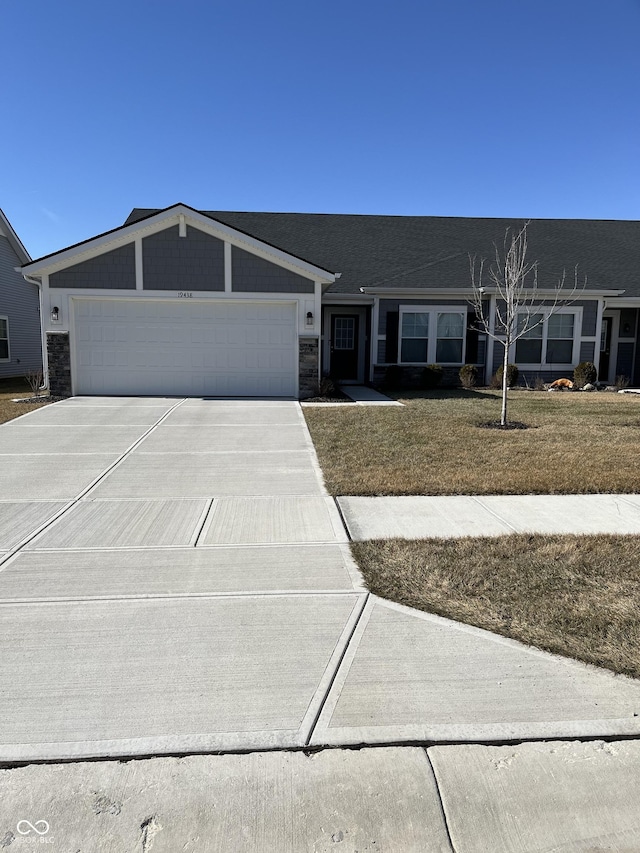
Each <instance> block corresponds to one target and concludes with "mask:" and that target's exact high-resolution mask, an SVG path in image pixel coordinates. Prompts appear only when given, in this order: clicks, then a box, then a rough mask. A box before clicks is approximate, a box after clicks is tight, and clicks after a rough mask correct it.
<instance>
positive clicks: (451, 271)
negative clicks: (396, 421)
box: [21, 204, 640, 398]
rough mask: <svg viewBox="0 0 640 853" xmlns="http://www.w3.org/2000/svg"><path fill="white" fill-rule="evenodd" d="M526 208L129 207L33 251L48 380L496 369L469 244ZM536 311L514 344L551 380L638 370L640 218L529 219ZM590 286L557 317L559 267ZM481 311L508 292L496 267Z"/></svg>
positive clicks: (202, 390) (475, 247)
mask: <svg viewBox="0 0 640 853" xmlns="http://www.w3.org/2000/svg"><path fill="white" fill-rule="evenodd" d="M521 226H522V220H506V219H480V218H478V219H472V218H458V217H436V216H367V215H343V214H307V213H251V212H246V213H242V212H228V211H226V212H225V211H197V210H194V209H193V208H190V207H188V206H187V205H184V204H176V205H173V206H171V207H168V208H166V209H164V210H149V209H135V210H133V212H132V213H131V215H130V216H129V218H128V219H127V220H126V222H125V223H124V224H123V225H121V226H120V227H118V228H115V229H114V230H112V231H109V232H107V233H105V234H100V235H98V236H97V237H93V238H92V239H90V240H85V241H84V242H82V243H79V244H77V245H75V246H71V247H69V248H67V249H63V250H61V251H59V252H55V253H53V254H51V255H47V256H46V257H44V258H40V259H38V260H35V261H31V262H29V263H26V264H24V266H23V267H22V268H21V271H22V273H23V276H24V278H25V279H26V281H27V282H30V283H35V284H37V285H38V287H40V288H41V300H42V304H43V306H44V307H43V323H44V328H43V332H44V336H45V338H46V362H47V370H48V378H49V383H50V388H51V391H52V393H54V394H106V395H110V394H114V395H115V394H122V395H179V396H234V397H263V396H266V397H298V398H304V397H308V396H311V395H313V394H314V393H315V390H316V386H317V382H318V379H319V377H320V376H322V375H323V374H329V375H331V376H332V377H335V378H337V379H339V380H340V381H342V382H343V383H358V384H360V383H369V382H376V381H378V380H379V379H381V378H382V376H383V375H384V372H385V370H386V368H387V367H388V366H389V365H400V366H401V367H402V368H404V369H406V371H407V372H408V373H411V371H412V370H413V372H414V373H415V371H416V368H420V367H421V366H424V365H426V364H433V363H437V364H440V365H442V366H443V367H445V368H450V369H451V370H457V369H458V368H459V367H460V366H461V365H462V364H475V365H477V366H478V368H479V370H480V371H481V374H482V375H483V376H484V378H485V380H486V381H489V380H490V378H491V376H492V375H493V373H494V372H495V370H496V369H497V367H498V366H499V365H500V363H501V352H502V347H501V346H500V345H499V344H496V343H495V342H494V341H493V340H492V339H491V337H488V336H485V335H482V334H479V333H478V331H477V329H475V328H474V312H473V309H472V307H471V305H470V302H469V299H470V297H471V292H472V291H471V279H470V272H469V255H476V256H478V257H481V256H482V257H487V258H489V259H491V257H492V255H493V252H494V248H493V246H494V243H498V244H501V243H502V241H503V239H504V234H505V229H506V228H508V227H510V228H512V229H513V228H515V229H518V228H520V227H521ZM528 238H529V252H528V259H529V260H537V261H538V262H539V280H538V288H539V290H538V293H539V295H540V298H541V303H540V310H539V313H540V315H541V319H542V320H543V322H542V324H541V325H539V326H537V327H536V328H535V329H533V330H531V332H530V333H529V335H528V337H525V338H521V339H520V340H519V341H518V343H517V344H516V345H515V347H514V351H513V352H512V353H510V360H511V361H513V362H515V363H517V364H518V365H519V367H520V369H521V373H522V374H523V375H524V376H526V377H530V378H531V379H533V378H535V377H537V376H539V377H541V378H542V379H543V380H544V381H549V380H552V379H555V378H558V377H561V376H567V375H568V376H570V375H571V373H572V371H573V368H574V367H575V366H576V364H578V363H579V362H580V361H593V362H594V363H595V364H596V367H598V370H599V378H600V380H601V381H604V382H611V381H613V380H614V378H615V377H616V376H618V375H625V376H627V377H628V378H629V380H630V381H631V382H632V383H638V382H640V348H639V347H638V309H639V308H640V222H636V221H596V220H561V219H558V220H552V219H545V220H542V219H537V220H532V221H531V223H530V225H529V229H528ZM576 264H577V265H578V275H579V278H580V280H581V281H582V280H583V278H584V277H585V276H586V286H585V288H584V290H581V291H580V293H579V294H578V298H577V299H576V300H575V301H573V302H572V303H571V304H568V305H565V306H564V307H562V308H561V309H560V311H559V312H558V313H557V314H553V315H549V308H548V302H547V303H546V305H545V302H544V297H545V296H549V294H551V293H552V292H553V289H554V288H555V286H556V285H557V282H558V280H559V278H560V277H561V276H562V273H563V270H564V271H566V276H567V284H568V286H569V288H570V287H571V286H572V284H573V278H574V268H575V266H576ZM484 285H485V291H484V296H483V298H484V300H485V302H486V306H485V307H486V311H487V316H489V317H491V316H493V315H495V310H494V309H495V302H496V296H495V293H494V292H493V291H492V288H491V285H490V282H489V281H488V279H487V280H486V281H485V282H484Z"/></svg>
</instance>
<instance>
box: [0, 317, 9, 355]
mask: <svg viewBox="0 0 640 853" xmlns="http://www.w3.org/2000/svg"><path fill="white" fill-rule="evenodd" d="M0 361H9V318H8V317H0Z"/></svg>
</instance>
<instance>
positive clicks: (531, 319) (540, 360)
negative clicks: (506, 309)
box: [514, 309, 581, 367]
mask: <svg viewBox="0 0 640 853" xmlns="http://www.w3.org/2000/svg"><path fill="white" fill-rule="evenodd" d="M580 316H581V312H580V310H579V309H578V310H573V311H567V310H566V309H561V310H560V311H559V312H557V313H554V314H552V313H550V311H544V310H542V311H539V312H537V313H532V314H529V315H527V314H526V313H524V312H523V313H521V314H518V323H517V332H518V334H520V332H521V331H522V329H523V328H524V327H525V326H529V328H528V329H527V331H526V332H525V333H524V335H523V336H522V337H521V338H519V339H518V340H517V341H516V345H515V357H514V360H515V363H516V364H521V365H522V364H531V365H535V366H536V367H538V366H540V367H543V366H549V367H553V366H555V365H560V364H561V365H563V366H565V365H567V366H568V365H571V364H573V363H574V362H575V361H576V358H577V353H576V349H577V345H578V338H577V336H576V331H577V329H578V328H579V326H580V323H579V320H580Z"/></svg>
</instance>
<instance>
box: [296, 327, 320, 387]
mask: <svg viewBox="0 0 640 853" xmlns="http://www.w3.org/2000/svg"><path fill="white" fill-rule="evenodd" d="M299 348H300V357H299V361H298V376H299V378H300V391H299V397H300V399H301V400H304V399H305V398H306V397H313V396H314V395H315V394H316V392H317V390H318V369H319V364H320V363H319V361H318V355H319V346H318V339H317V338H300V340H299Z"/></svg>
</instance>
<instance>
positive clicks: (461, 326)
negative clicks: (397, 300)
mask: <svg viewBox="0 0 640 853" xmlns="http://www.w3.org/2000/svg"><path fill="white" fill-rule="evenodd" d="M466 320H467V313H466V311H458V310H455V309H451V308H449V309H447V308H446V307H442V308H422V307H421V308H417V306H407V307H402V306H401V307H400V340H399V341H398V350H399V352H398V356H399V358H398V361H399V362H400V363H401V364H430V363H433V364H463V363H464V349H465V330H466Z"/></svg>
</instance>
